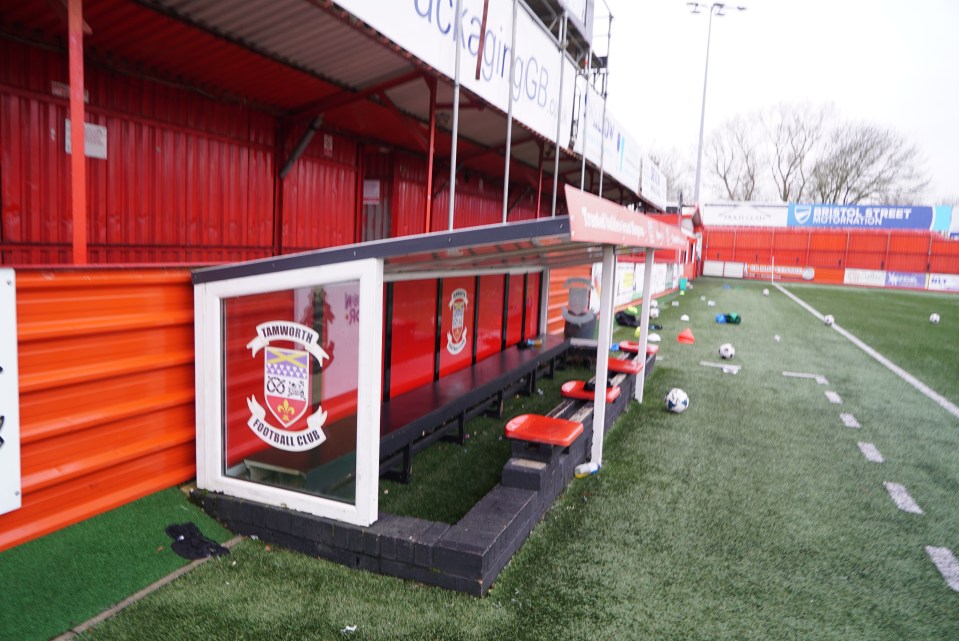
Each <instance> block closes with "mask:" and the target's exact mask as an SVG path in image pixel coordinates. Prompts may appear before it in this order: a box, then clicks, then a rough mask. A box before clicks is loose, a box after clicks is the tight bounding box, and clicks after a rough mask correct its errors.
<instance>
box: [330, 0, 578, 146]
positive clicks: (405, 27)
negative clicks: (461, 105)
mask: <svg viewBox="0 0 959 641" xmlns="http://www.w3.org/2000/svg"><path fill="white" fill-rule="evenodd" d="M335 2H336V4H337V5H339V6H340V7H342V8H343V9H345V10H347V11H349V12H350V13H352V14H353V15H355V16H356V17H358V18H359V19H361V20H363V21H364V22H366V23H367V24H369V25H370V26H371V27H373V28H374V29H376V30H377V31H379V32H380V33H382V34H383V35H385V36H386V37H387V38H389V39H390V40H392V41H393V42H395V43H396V44H398V45H399V46H401V47H403V48H404V49H406V50H407V51H408V52H410V53H411V54H413V55H414V56H416V57H417V58H419V59H420V60H422V61H424V62H426V63H427V64H429V65H430V66H432V67H433V68H435V69H437V70H438V71H439V72H440V73H442V74H443V75H445V76H446V77H447V78H454V77H455V75H456V74H455V69H454V66H455V60H456V49H455V48H454V47H455V43H454V40H453V39H454V37H455V35H454V34H455V32H456V24H455V16H454V15H453V13H454V7H455V6H456V3H455V2H451V1H450V0H412V1H409V0H407V1H406V2H370V0H335ZM482 20H483V0H462V15H461V16H460V23H459V24H460V29H459V32H460V40H459V47H460V59H461V60H460V82H461V83H462V84H463V86H464V87H466V88H467V89H469V90H470V91H472V92H474V93H476V94H477V95H479V96H480V97H482V98H483V99H484V100H486V101H488V102H490V103H491V104H493V105H495V106H496V107H498V108H500V109H501V110H503V112H506V111H507V109H508V107H509V88H510V82H509V80H508V78H509V69H510V38H511V32H512V20H513V3H512V0H490V2H489V11H488V14H487V22H486V32H485V33H484V34H481V33H480V29H481V27H482ZM481 39H482V40H483V41H484V44H483V59H482V63H481V64H480V79H479V80H476V76H475V73H474V71H475V69H476V58H477V56H478V55H479V43H480V40H481ZM562 69H563V73H564V74H565V78H564V79H563V87H564V89H563V93H564V94H565V96H564V97H563V98H562V100H560V94H559V85H560V76H559V74H560V54H559V49H558V47H557V44H556V42H555V40H554V39H553V37H552V36H551V35H550V34H549V33H548V32H547V31H545V30H544V29H543V28H542V27H541V26H540V25H539V24H538V22H537V21H536V20H535V19H534V18H533V17H532V16H531V15H530V14H529V13H528V10H527V9H526V7H525V5H522V4H521V8H520V11H518V12H517V28H516V70H515V75H514V76H513V83H512V86H513V98H514V101H513V115H514V117H515V118H516V119H517V120H519V121H520V122H522V123H524V124H525V125H527V126H528V127H530V128H531V129H533V130H534V131H536V132H537V133H539V134H540V135H542V136H544V137H545V138H546V139H547V140H551V141H553V140H555V138H556V119H557V113H558V112H559V111H560V103H562V117H561V121H560V140H559V144H560V145H561V146H563V147H568V146H569V132H570V126H571V123H572V113H573V98H572V96H573V88H574V83H575V79H576V69H575V67H574V66H573V63H572V62H570V61H569V59H567V58H564V64H563V65H562Z"/></svg>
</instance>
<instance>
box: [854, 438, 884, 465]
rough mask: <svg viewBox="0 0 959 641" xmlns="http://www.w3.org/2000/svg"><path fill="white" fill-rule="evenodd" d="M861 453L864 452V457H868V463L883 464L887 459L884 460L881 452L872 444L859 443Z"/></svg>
mask: <svg viewBox="0 0 959 641" xmlns="http://www.w3.org/2000/svg"><path fill="white" fill-rule="evenodd" d="M859 451H860V452H862V455H863V456H865V457H866V460H867V461H872V462H873V463H882V462H883V461H884V460H885V459H884V458H882V454H880V453H879V450H878V449H876V446H875V445H873V444H872V443H862V442H860V443H859Z"/></svg>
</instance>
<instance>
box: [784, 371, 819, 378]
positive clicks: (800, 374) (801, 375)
mask: <svg viewBox="0 0 959 641" xmlns="http://www.w3.org/2000/svg"><path fill="white" fill-rule="evenodd" d="M783 376H788V377H790V378H815V379H819V378H822V377H821V376H820V375H819V374H805V373H803V372H783Z"/></svg>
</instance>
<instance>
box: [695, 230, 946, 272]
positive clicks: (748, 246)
mask: <svg viewBox="0 0 959 641" xmlns="http://www.w3.org/2000/svg"><path fill="white" fill-rule="evenodd" d="M703 247H704V251H703V258H704V259H705V260H722V261H731V262H744V263H757V264H762V265H768V264H771V262H772V259H773V258H775V261H776V264H777V265H795V266H804V267H806V266H808V267H815V268H817V269H820V268H822V269H843V268H855V269H879V270H881V269H886V270H890V271H899V272H918V273H925V272H932V273H942V274H959V240H946V239H945V238H943V237H942V236H941V235H939V234H938V233H935V232H926V231H875V230H840V229H829V230H806V229H801V230H800V229H796V230H794V229H779V228H777V229H762V230H757V229H756V228H714V229H709V228H706V229H704V231H703Z"/></svg>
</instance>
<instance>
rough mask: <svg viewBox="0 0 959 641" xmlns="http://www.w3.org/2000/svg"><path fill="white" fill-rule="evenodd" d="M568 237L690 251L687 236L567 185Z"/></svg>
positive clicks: (590, 241)
mask: <svg viewBox="0 0 959 641" xmlns="http://www.w3.org/2000/svg"><path fill="white" fill-rule="evenodd" d="M566 204H567V206H568V207H569V237H570V238H571V239H572V240H575V241H578V242H584V243H608V244H613V245H627V246H630V247H651V248H654V249H678V250H684V249H688V248H689V242H688V241H687V240H686V236H685V235H684V234H683V233H682V232H681V231H680V230H679V228H678V227H671V226H669V225H666V224H663V223H661V222H659V221H656V220H653V219H652V218H651V217H649V216H644V215H643V214H639V213H636V212H634V211H629V210H628V209H626V208H625V207H621V206H619V205H617V204H615V203H611V202H609V201H608V200H603V199H602V198H600V197H598V196H594V195H593V194H588V193H586V192H583V191H580V190H578V189H576V188H574V187H570V186H569V185H566Z"/></svg>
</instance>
